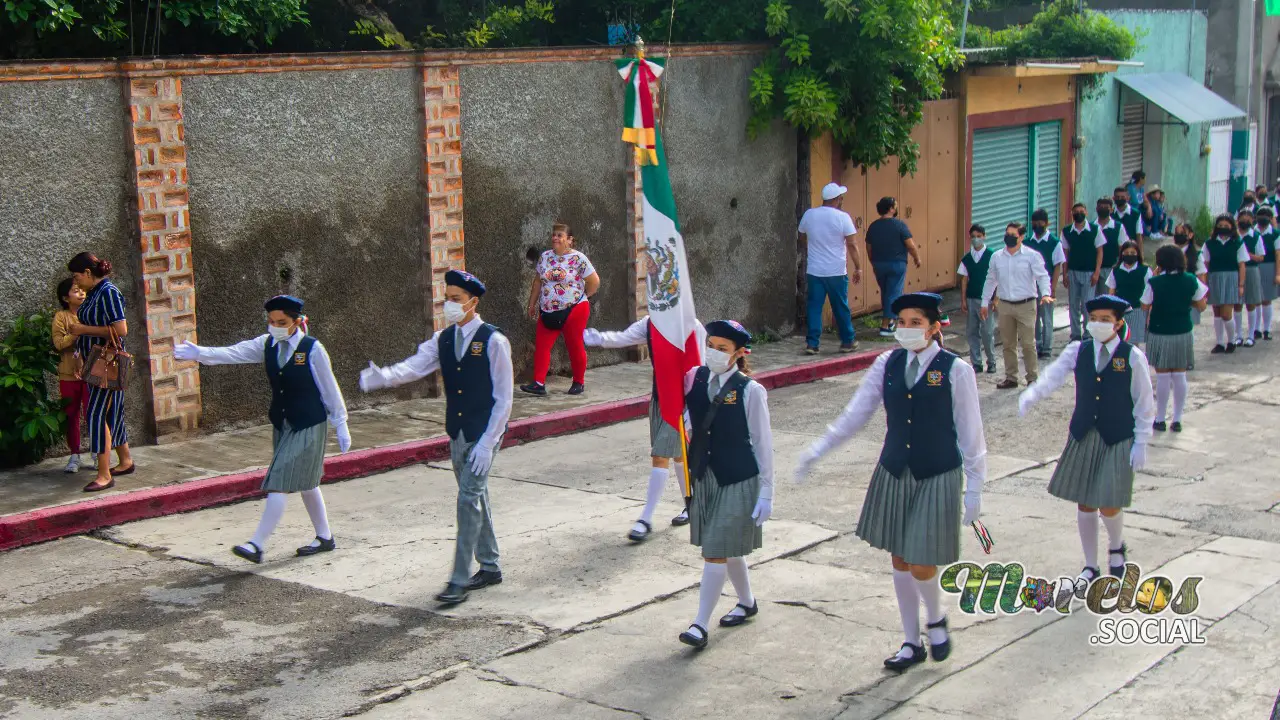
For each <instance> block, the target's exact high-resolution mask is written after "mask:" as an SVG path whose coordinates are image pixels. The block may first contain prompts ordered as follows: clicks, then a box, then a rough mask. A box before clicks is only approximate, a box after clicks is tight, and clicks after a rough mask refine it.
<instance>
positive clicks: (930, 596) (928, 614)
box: [916, 574, 947, 645]
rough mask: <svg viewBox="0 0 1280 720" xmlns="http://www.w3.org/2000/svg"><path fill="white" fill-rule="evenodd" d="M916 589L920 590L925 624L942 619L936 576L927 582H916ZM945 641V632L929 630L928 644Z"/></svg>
mask: <svg viewBox="0 0 1280 720" xmlns="http://www.w3.org/2000/svg"><path fill="white" fill-rule="evenodd" d="M916 587H917V588H919V589H920V599H921V600H924V619H925V622H929V623H936V622H938V621H939V620H941V619H942V618H943V614H942V586H941V585H939V584H938V576H937V575H936V574H935V575H934V576H933V577H931V578H929V579H928V580H917V581H916ZM946 639H947V631H946V630H943V629H942V628H931V629H930V630H929V644H930V645H937V644H938V643H940V642H944V641H946Z"/></svg>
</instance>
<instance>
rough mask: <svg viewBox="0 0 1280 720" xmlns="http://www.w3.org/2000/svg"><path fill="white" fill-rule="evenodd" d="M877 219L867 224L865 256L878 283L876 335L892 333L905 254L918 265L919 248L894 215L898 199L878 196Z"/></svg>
mask: <svg viewBox="0 0 1280 720" xmlns="http://www.w3.org/2000/svg"><path fill="white" fill-rule="evenodd" d="M876 213H878V214H879V215H880V217H879V219H877V220H876V221H875V222H873V223H871V225H870V227H868V228H867V256H868V258H869V259H870V260H871V269H872V270H873V271H874V272H875V274H876V283H877V284H878V285H879V286H880V306H881V308H882V311H881V318H880V337H893V324H894V313H893V310H892V307H893V301H894V300H897V299H898V298H899V297H900V296H901V295H902V285H903V283H904V282H905V281H906V279H907V257H908V256H910V257H911V262H913V263H915V266H916V267H920V251H919V250H918V249H917V248H916V242H915V240H914V239H913V238H912V237H911V229H910V228H908V227H907V224H906V223H904V222H902V221H901V220H899V219H898V201H897V200H895V199H894V198H891V197H882V198H880V200H879V202H877V203H876Z"/></svg>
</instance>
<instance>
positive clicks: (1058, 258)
mask: <svg viewBox="0 0 1280 720" xmlns="http://www.w3.org/2000/svg"><path fill="white" fill-rule="evenodd" d="M1085 227H1088V225H1086V226H1085ZM1031 239H1032V240H1034V241H1036V242H1038V243H1042V242H1045V241H1047V240H1048V239H1049V231H1048V230H1047V229H1046V230H1045V231H1044V235H1037V234H1035V233H1034V232H1033V233H1031ZM1063 247H1065V244H1064V243H1063V242H1062V239H1061V238H1059V239H1058V244H1057V246H1055V247H1054V248H1053V256H1052V260H1053V266H1054V267H1058V266H1059V265H1061V264H1062V263H1064V262H1066V261H1067V253H1066V251H1064V250H1063V249H1062V248H1063ZM1041 257H1043V256H1041Z"/></svg>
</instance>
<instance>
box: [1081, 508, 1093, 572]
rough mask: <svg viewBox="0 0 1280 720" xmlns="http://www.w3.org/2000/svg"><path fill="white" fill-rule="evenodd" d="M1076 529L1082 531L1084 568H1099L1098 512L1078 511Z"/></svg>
mask: <svg viewBox="0 0 1280 720" xmlns="http://www.w3.org/2000/svg"><path fill="white" fill-rule="evenodd" d="M1076 527H1078V528H1079V529H1080V546H1081V547H1082V548H1084V566H1085V567H1091V568H1096V567H1098V511H1097V510H1093V511H1091V512H1085V511H1083V510H1081V509H1079V508H1077V509H1076Z"/></svg>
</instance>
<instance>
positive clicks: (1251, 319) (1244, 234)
mask: <svg viewBox="0 0 1280 720" xmlns="http://www.w3.org/2000/svg"><path fill="white" fill-rule="evenodd" d="M1236 226H1237V227H1238V228H1240V242H1242V243H1243V244H1244V249H1245V252H1247V253H1248V254H1249V259H1248V260H1246V261H1245V264H1244V296H1243V297H1242V298H1241V300H1243V302H1244V304H1243V305H1236V308H1235V309H1236V318H1237V319H1236V346H1237V347H1241V346H1243V347H1253V334H1254V332H1255V331H1257V330H1258V319H1259V316H1260V315H1261V314H1262V312H1261V307H1262V273H1260V272H1259V271H1258V265H1259V264H1260V263H1261V262H1262V259H1263V249H1262V245H1263V240H1262V237H1261V236H1260V235H1259V234H1258V231H1257V230H1256V229H1255V228H1254V227H1253V213H1252V212H1249V211H1247V210H1241V211H1240V213H1239V215H1238V216H1237V217H1236ZM1246 320H1247V321H1248V326H1246V325H1245V321H1246Z"/></svg>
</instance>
